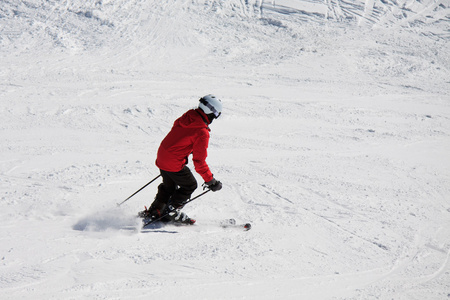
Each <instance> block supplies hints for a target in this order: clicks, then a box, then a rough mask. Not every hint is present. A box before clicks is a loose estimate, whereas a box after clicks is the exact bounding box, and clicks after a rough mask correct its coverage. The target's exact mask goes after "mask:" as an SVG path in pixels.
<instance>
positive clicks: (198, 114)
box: [174, 109, 209, 130]
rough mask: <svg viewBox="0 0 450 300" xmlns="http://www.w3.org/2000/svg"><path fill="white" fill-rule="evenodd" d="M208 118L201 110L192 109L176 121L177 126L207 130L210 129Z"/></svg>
mask: <svg viewBox="0 0 450 300" xmlns="http://www.w3.org/2000/svg"><path fill="white" fill-rule="evenodd" d="M207 122H208V117H207V116H206V115H205V113H204V112H203V111H201V110H200V109H191V110H189V111H187V112H186V113H185V114H184V115H182V116H181V117H180V118H178V120H176V121H175V124H174V125H176V126H181V127H184V128H206V129H208V130H209V127H208V124H209V123H207Z"/></svg>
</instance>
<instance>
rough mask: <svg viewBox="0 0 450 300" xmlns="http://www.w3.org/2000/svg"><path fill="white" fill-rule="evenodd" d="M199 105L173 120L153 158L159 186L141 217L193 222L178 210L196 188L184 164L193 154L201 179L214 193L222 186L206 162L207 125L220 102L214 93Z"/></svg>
mask: <svg viewBox="0 0 450 300" xmlns="http://www.w3.org/2000/svg"><path fill="white" fill-rule="evenodd" d="M199 101H200V104H199V105H198V108H196V109H191V110H189V111H187V112H186V113H184V114H183V115H182V116H181V117H180V118H178V119H177V120H175V122H174V124H173V127H172V129H171V130H170V132H169V133H168V134H167V136H166V137H165V138H164V139H163V141H162V142H161V145H160V146H159V149H158V154H157V158H156V166H157V167H158V168H159V169H160V173H161V177H162V180H163V182H162V183H161V184H160V185H159V186H158V192H157V194H156V197H155V200H154V201H153V203H152V204H151V206H150V208H149V209H146V210H144V211H142V212H140V213H139V215H140V216H141V217H143V218H151V219H153V220H154V219H159V218H161V217H163V218H162V219H161V221H163V222H170V221H172V222H177V223H185V224H193V223H194V222H195V220H193V219H190V218H189V217H188V216H187V215H186V214H185V213H183V212H181V209H182V208H183V206H184V204H185V203H186V201H187V200H189V199H190V197H191V195H192V193H193V192H194V191H195V189H197V181H196V179H195V177H194V175H193V174H192V172H191V170H190V169H189V168H188V167H187V166H186V165H187V164H188V156H189V155H190V154H192V161H193V162H194V167H195V171H196V172H197V173H198V174H199V175H200V176H201V177H202V178H203V180H204V181H205V185H206V187H207V188H209V189H210V190H211V191H213V192H215V191H218V190H220V189H221V188H222V183H221V182H220V181H218V180H216V179H215V178H214V176H213V174H212V173H211V171H210V169H209V167H208V165H207V163H206V157H207V149H208V143H209V132H210V128H209V125H210V124H211V123H212V121H213V120H214V119H217V118H218V117H219V116H220V114H221V113H222V103H221V101H220V99H218V98H217V97H215V96H214V95H206V96H204V97H202V98H200V100H199Z"/></svg>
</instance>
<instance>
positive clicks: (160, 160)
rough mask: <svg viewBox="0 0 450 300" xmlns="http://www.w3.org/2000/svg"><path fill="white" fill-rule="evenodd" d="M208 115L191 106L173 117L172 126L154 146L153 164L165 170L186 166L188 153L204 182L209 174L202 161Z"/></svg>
mask: <svg viewBox="0 0 450 300" xmlns="http://www.w3.org/2000/svg"><path fill="white" fill-rule="evenodd" d="M207 122H208V118H207V117H206V115H205V113H204V112H203V111H202V110H201V109H191V110H189V111H187V112H186V113H185V114H184V115H182V116H181V117H180V118H178V119H177V120H175V122H174V123H173V127H172V129H171V130H170V132H169V133H168V134H167V136H166V137H165V138H164V140H163V141H162V142H161V145H160V146H159V149H158V155H157V158H156V166H157V167H158V168H160V169H161V170H164V171H168V172H178V171H181V169H183V167H184V166H186V164H187V162H188V156H189V155H190V154H192V160H193V162H194V167H195V171H196V172H197V173H198V174H200V175H201V176H202V178H203V180H205V182H208V181H211V180H212V179H213V175H212V173H211V171H210V170H209V167H208V165H207V164H206V157H207V156H208V153H207V149H208V143H209V131H210V129H209V127H208V123H207Z"/></svg>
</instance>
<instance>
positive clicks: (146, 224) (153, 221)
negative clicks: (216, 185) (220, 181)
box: [142, 189, 211, 228]
mask: <svg viewBox="0 0 450 300" xmlns="http://www.w3.org/2000/svg"><path fill="white" fill-rule="evenodd" d="M209 191H211V190H209V189H208V190H206V191H204V192H203V193H201V194H199V195H197V196H195V197H194V198H192V199H189V200H188V201H186V203H184V205H186V204H188V203H189V202H192V201H194V200H195V199H197V198H200V197H201V196H203V195H204V194H206V193H208V192H209ZM174 210H175V209H172V210H169V211H168V212H167V213H165V214H164V215H162V216H161V217H159V218H158V219H154V220H151V221H148V222H147V223H145V224H144V226H142V228H144V227H145V226H148V225H150V224H152V223H155V222H156V221H159V220H161V219H162V218H164V217H166V216H168V215H169V214H170V213H171V212H173V211H174Z"/></svg>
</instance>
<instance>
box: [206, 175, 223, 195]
mask: <svg viewBox="0 0 450 300" xmlns="http://www.w3.org/2000/svg"><path fill="white" fill-rule="evenodd" d="M205 185H206V187H208V188H209V189H210V190H211V191H213V192H217V191H218V190H220V189H221V188H222V182H220V181H218V180H215V179H214V178H213V179H212V180H211V181H208V182H205Z"/></svg>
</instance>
